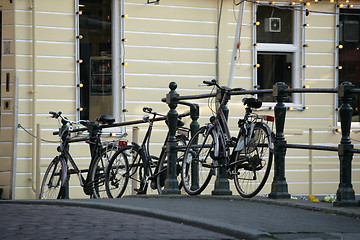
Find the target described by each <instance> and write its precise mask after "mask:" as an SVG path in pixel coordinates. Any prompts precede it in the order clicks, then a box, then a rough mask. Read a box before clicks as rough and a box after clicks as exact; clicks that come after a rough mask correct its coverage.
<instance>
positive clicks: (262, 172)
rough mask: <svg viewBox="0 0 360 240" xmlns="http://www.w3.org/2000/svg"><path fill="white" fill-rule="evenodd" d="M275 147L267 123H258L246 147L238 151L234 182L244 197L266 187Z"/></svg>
mask: <svg viewBox="0 0 360 240" xmlns="http://www.w3.org/2000/svg"><path fill="white" fill-rule="evenodd" d="M273 153H274V149H273V147H272V142H271V131H270V129H269V128H268V127H267V125H265V124H263V123H256V125H255V127H254V130H253V132H252V134H251V136H250V138H249V139H248V143H247V145H246V147H245V148H244V149H243V150H242V151H240V152H238V153H237V156H236V161H239V162H240V163H239V164H237V165H236V166H235V175H234V182H235V187H236V190H237V191H238V192H239V194H240V195H241V196H242V197H245V198H251V197H254V196H255V195H256V194H258V193H259V192H260V191H261V189H262V188H263V187H264V185H265V183H266V181H267V179H268V177H269V173H270V170H271V164H272V159H273Z"/></svg>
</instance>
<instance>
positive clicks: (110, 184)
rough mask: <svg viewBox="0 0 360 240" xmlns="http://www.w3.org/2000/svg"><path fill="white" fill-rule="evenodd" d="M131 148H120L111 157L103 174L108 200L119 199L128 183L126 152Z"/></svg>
mask: <svg viewBox="0 0 360 240" xmlns="http://www.w3.org/2000/svg"><path fill="white" fill-rule="evenodd" d="M130 148H131V146H126V147H121V148H120V149H118V150H117V151H116V152H115V153H114V155H113V156H112V157H111V159H110V161H109V163H108V166H107V167H106V173H105V189H106V193H107V196H108V197H109V198H120V197H121V196H122V195H123V194H124V192H125V189H126V186H127V183H128V181H129V162H128V153H127V151H128V150H129V149H130Z"/></svg>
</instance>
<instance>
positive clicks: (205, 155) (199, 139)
mask: <svg viewBox="0 0 360 240" xmlns="http://www.w3.org/2000/svg"><path fill="white" fill-rule="evenodd" d="M214 146H215V140H214V135H213V133H212V131H211V129H209V128H208V127H202V128H200V129H199V130H198V131H197V132H196V133H195V134H194V136H192V137H191V139H190V141H189V144H188V145H187V148H186V151H185V154H184V160H183V165H182V170H181V180H182V184H183V187H184V189H185V191H186V192H187V193H188V194H190V195H197V194H200V193H201V192H202V191H203V190H204V189H205V188H206V186H207V185H208V184H209V182H210V179H211V176H212V175H213V174H214V170H215V169H214V168H213V160H212V158H211V157H210V153H211V152H213V151H214Z"/></svg>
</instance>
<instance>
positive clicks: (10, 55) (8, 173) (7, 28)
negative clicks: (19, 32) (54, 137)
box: [0, 1, 15, 199]
mask: <svg viewBox="0 0 360 240" xmlns="http://www.w3.org/2000/svg"><path fill="white" fill-rule="evenodd" d="M0 5H1V6H0V8H1V11H2V18H3V19H2V21H3V26H2V38H3V39H2V42H1V44H2V59H1V62H2V71H1V103H0V106H1V110H0V112H1V117H0V124H1V126H0V188H2V189H3V193H2V198H4V199H8V198H10V196H11V194H12V191H11V187H12V182H13V179H12V173H13V171H12V170H13V150H14V121H15V114H14V109H15V108H14V106H15V104H14V103H15V72H14V65H15V61H14V60H15V58H14V52H15V50H14V25H13V19H14V11H13V5H12V4H10V3H9V1H2V3H1V4H0ZM6 81H9V88H8V89H7V87H6Z"/></svg>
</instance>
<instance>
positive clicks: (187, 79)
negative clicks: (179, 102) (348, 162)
mask: <svg viewBox="0 0 360 240" xmlns="http://www.w3.org/2000/svg"><path fill="white" fill-rule="evenodd" d="M1 3H2V6H3V9H5V8H8V9H12V8H13V7H15V9H16V10H15V11H8V12H3V14H4V16H6V18H4V19H5V20H6V21H8V22H9V26H6V27H5V28H6V31H3V34H5V35H4V39H5V37H6V38H8V39H9V40H10V41H12V47H13V49H14V52H13V55H9V56H6V58H7V59H9V61H6V62H7V63H9V64H10V66H9V69H10V70H9V71H10V74H12V77H11V79H12V80H15V79H16V78H17V79H18V82H19V87H18V92H19V102H18V111H19V114H18V119H17V121H18V122H19V123H20V124H21V125H22V126H24V127H25V128H26V129H27V130H28V131H30V132H33V133H34V132H35V129H34V127H35V126H36V124H40V125H41V129H42V131H41V134H42V136H41V137H42V138H44V139H49V140H57V138H56V137H54V136H52V131H53V130H55V129H56V128H57V123H56V121H55V120H53V119H49V118H47V112H48V111H54V110H55V111H59V110H62V111H63V112H64V113H65V114H66V115H67V116H70V118H73V119H75V116H76V109H75V108H76V87H75V86H76V72H75V67H76V64H75V61H76V59H75V51H76V47H75V7H74V1H70V0H65V1H62V4H60V5H59V6H58V5H57V6H56V8H54V5H53V2H52V1H46V0H37V1H35V3H36V6H35V11H36V14H35V24H36V25H37V28H36V30H35V35H34V36H35V39H36V45H35V51H36V56H37V57H36V59H35V68H36V69H37V71H36V72H35V77H36V78H35V83H36V87H35V89H34V86H33V80H34V79H33V76H34V75H33V59H32V54H33V52H32V51H33V42H32V38H33V36H32V24H33V23H32V16H33V12H32V9H31V8H30V4H31V1H14V3H13V4H9V1H4V0H2V1H1ZM218 3H219V1H214V0H202V1H192V0H181V1H178V0H161V1H160V4H159V5H153V4H149V5H148V4H146V1H145V0H127V1H125V4H124V6H125V12H126V13H127V14H128V15H129V17H128V18H126V19H124V21H125V37H126V38H127V39H128V41H127V42H126V43H125V49H126V52H125V60H126V62H128V63H129V65H128V66H126V67H125V84H126V85H127V89H126V90H125V91H126V92H125V98H126V109H127V110H128V112H127V114H126V120H134V119H139V118H140V117H141V116H142V115H143V113H142V111H141V110H142V108H143V107H144V106H149V107H152V108H153V109H154V110H155V111H158V112H162V113H167V111H168V107H167V105H166V104H164V103H162V102H161V101H160V99H161V98H163V97H165V95H166V93H168V91H169V88H168V84H169V82H171V81H175V82H177V84H178V89H177V92H178V93H179V94H180V95H193V94H202V93H209V92H210V89H209V88H208V87H204V86H199V84H201V83H202V81H203V80H211V79H213V78H216V33H217V20H218ZM232 4H233V1H231V0H225V1H224V7H223V12H222V20H221V27H220V40H219V42H220V45H219V50H220V59H219V64H220V69H219V80H220V82H221V84H223V85H225V84H227V80H228V73H229V62H230V58H231V52H232V46H233V40H234V34H235V26H236V20H235V17H234V15H236V16H237V11H235V12H234V9H233V5H232ZM309 9H310V10H321V11H330V12H333V11H335V4H330V3H319V4H312V5H311V6H310V7H309ZM306 20H307V21H308V22H309V23H310V27H309V28H307V29H306V32H305V36H306V43H308V44H309V47H308V48H306V49H304V51H305V60H306V64H308V65H309V68H307V69H306V72H305V83H306V84H308V85H310V86H311V87H324V88H332V87H336V81H335V55H334V53H335V50H336V49H335V45H336V43H335V40H334V39H335V32H336V31H337V28H336V27H335V15H321V14H313V13H312V14H310V15H309V16H308V17H307V18H306ZM14 29H15V30H14ZM252 32H253V20H252V5H251V4H250V3H246V8H245V14H244V21H243V27H242V34H241V55H240V65H239V66H237V69H236V71H235V73H236V74H235V78H234V82H233V87H243V88H246V89H251V88H252V85H253V76H252V66H253V64H254V62H253V59H252V47H253V43H252V39H251V37H252ZM319 33H321V34H319ZM14 39H15V40H16V41H15V40H14ZM3 62H4V61H3ZM11 63H12V64H13V65H11ZM2 79H4V67H3V71H2ZM2 87H3V86H2ZM33 90H35V95H36V96H35V98H36V99H37V100H38V101H36V103H35V104H33V102H32V101H31V100H32V98H33V97H34V95H33V93H32V91H33ZM3 96H4V95H3ZM196 102H198V103H199V104H200V107H201V110H200V113H201V117H200V120H199V121H200V122H201V124H203V123H205V122H206V121H208V118H209V117H210V116H211V111H210V110H209V108H208V104H207V100H196ZM334 102H335V97H334V96H333V95H332V94H321V95H320V94H307V95H306V97H305V105H306V106H308V107H309V109H308V110H305V111H289V112H288V113H287V116H288V118H287V120H286V131H285V132H286V137H287V140H288V142H289V143H304V144H306V143H308V142H309V139H310V136H309V129H310V128H312V131H313V135H312V139H313V140H312V141H313V144H326V145H331V146H337V144H338V143H339V138H340V136H339V135H338V134H335V133H333V129H334V127H336V126H334V116H335V112H334V109H335V108H334ZM34 108H35V111H36V112H35V115H33V109H34ZM229 108H230V119H229V123H230V125H231V126H232V130H233V132H234V134H235V131H236V122H237V119H238V117H239V116H242V115H243V107H242V104H241V97H240V96H234V97H233V98H232V100H231V102H230V104H229ZM185 110H186V108H185V107H179V108H178V111H179V112H183V111H185ZM260 114H269V115H273V114H274V113H273V111H263V112H260ZM34 116H35V117H34ZM185 121H186V122H187V123H189V122H190V121H189V120H185ZM14 122H15V118H14V115H13V114H12V113H11V111H10V112H5V111H2V125H1V132H0V144H2V145H0V146H1V147H0V161H1V165H0V177H1V179H0V187H1V188H4V189H5V197H6V198H8V197H10V195H11V193H10V189H11V166H12V159H13V156H12V154H13V152H12V150H11V145H12V142H13V139H14V135H13V134H11V132H14V124H13V123H14ZM139 128H140V134H139V135H140V139H141V137H142V136H143V134H144V132H145V130H146V125H145V124H143V125H139ZM3 132H10V134H2V133H3ZM17 133H18V135H17V136H18V144H17V148H16V152H17V160H16V175H15V180H16V187H15V192H14V197H15V198H33V197H34V191H33V189H32V185H33V183H32V180H34V179H33V175H32V168H33V155H34V150H35V148H34V139H33V138H32V137H30V136H29V135H28V134H26V133H25V132H24V131H22V130H19V131H18V132H17ZM128 133H129V139H131V137H132V136H131V127H129V128H128ZM165 135H166V126H165V125H164V124H163V123H157V124H156V128H155V129H154V134H153V141H152V147H153V150H154V152H158V151H159V146H160V145H161V143H162V142H163V141H164V137H165ZM5 136H6V137H5ZM9 136H10V137H9ZM352 137H353V138H355V139H356V138H358V139H360V138H359V137H358V136H357V134H354V135H353V136H352ZM354 143H355V144H356V147H359V146H358V144H357V142H355V141H354ZM2 146H5V148H3V147H2ZM4 149H6V150H4ZM71 149H72V153H74V156H76V157H79V160H78V163H79V165H80V167H81V168H86V167H87V164H88V161H89V157H88V156H89V153H88V150H87V146H86V145H83V144H74V145H73V146H72V148H71ZM55 154H56V144H55V143H47V142H43V143H42V144H41V152H40V155H41V164H42V172H43V171H45V169H46V166H47V164H48V163H49V162H50V161H51V159H52V158H53V156H54V155H55ZM312 156H313V158H312V162H311V164H312V165H313V169H314V174H313V176H314V178H313V189H314V193H317V194H330V193H335V192H336V189H337V184H338V181H339V171H338V168H339V164H338V161H339V160H338V157H337V154H336V153H331V152H330V153H329V152H320V151H313V152H312ZM353 163H354V164H353V165H354V170H353V181H354V182H353V184H354V188H355V191H356V192H359V191H360V184H359V183H360V179H359V177H358V176H360V174H359V171H360V168H359V158H358V157H355V158H354V161H353ZM309 164H310V161H309V152H308V151H304V150H295V149H291V150H288V152H287V158H286V169H287V173H286V174H287V180H288V183H289V192H290V193H291V194H304V195H305V194H309V182H311V181H310V180H309V170H308V169H309ZM4 179H5V180H4ZM271 180H272V179H269V181H268V183H269V184H270V183H271ZM269 184H268V185H267V186H266V188H265V190H264V191H263V192H262V193H269V189H270V186H269ZM71 185H72V187H71V193H70V196H71V197H72V198H74V197H84V195H83V194H82V190H81V189H80V188H79V186H78V185H79V184H78V181H77V179H76V178H72V180H71ZM130 188H131V187H130ZM211 190H212V186H209V187H208V188H207V193H210V191H211ZM128 193H130V192H128ZM233 193H234V194H236V191H235V190H234V189H233Z"/></svg>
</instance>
